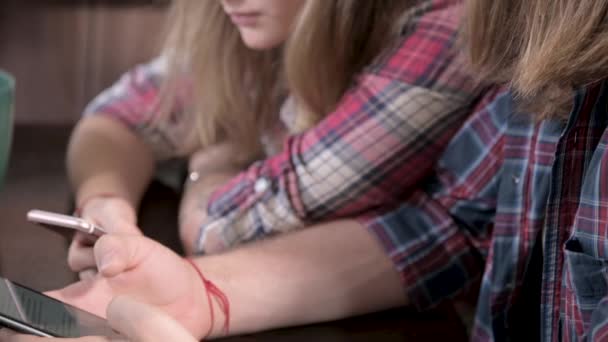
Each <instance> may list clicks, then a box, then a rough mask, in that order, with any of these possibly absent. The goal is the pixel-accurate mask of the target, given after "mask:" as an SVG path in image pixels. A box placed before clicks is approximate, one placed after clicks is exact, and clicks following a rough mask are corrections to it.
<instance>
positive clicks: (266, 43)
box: [241, 34, 282, 50]
mask: <svg viewBox="0 0 608 342" xmlns="http://www.w3.org/2000/svg"><path fill="white" fill-rule="evenodd" d="M241 38H242V39H243V43H244V44H245V46H247V47H248V48H250V49H252V50H270V49H273V48H275V47H277V46H279V45H281V43H282V41H281V40H280V39H269V38H268V37H260V36H259V35H248V34H243V35H242V36H241Z"/></svg>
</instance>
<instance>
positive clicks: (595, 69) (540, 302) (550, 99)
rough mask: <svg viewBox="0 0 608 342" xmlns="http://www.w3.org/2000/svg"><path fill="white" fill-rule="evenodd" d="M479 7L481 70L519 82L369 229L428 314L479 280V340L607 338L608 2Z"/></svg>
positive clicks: (474, 15) (476, 32)
mask: <svg viewBox="0 0 608 342" xmlns="http://www.w3.org/2000/svg"><path fill="white" fill-rule="evenodd" d="M468 6H469V13H468V18H469V22H468V25H469V26H468V27H467V29H468V36H467V39H468V41H469V44H470V53H471V57H472V61H473V64H474V65H475V66H476V68H477V70H478V71H480V73H481V75H482V77H483V78H485V79H488V80H493V81H496V82H498V83H504V84H506V85H507V86H508V88H507V89H506V90H504V91H503V90H496V91H495V93H494V94H492V95H489V96H490V97H491V99H489V101H488V103H489V104H487V105H484V106H482V108H481V109H480V110H478V111H477V112H476V113H475V115H474V116H473V117H471V118H470V120H469V121H468V122H467V123H466V124H465V126H464V127H463V128H462V129H461V131H460V132H459V133H457V135H456V136H455V137H454V138H453V140H452V142H451V143H450V145H449V147H448V148H447V150H446V151H445V152H444V155H443V156H442V158H441V160H440V161H439V162H438V164H437V166H436V171H435V174H434V176H433V177H432V179H431V180H430V181H429V183H428V184H426V185H425V186H424V187H423V188H422V189H420V190H419V191H418V192H417V193H415V194H414V195H412V196H411V198H410V199H409V200H408V201H407V202H406V203H404V204H403V206H402V207H401V208H400V209H399V210H397V211H395V212H393V213H389V214H387V215H385V216H383V217H378V218H375V219H372V220H371V221H370V226H371V227H372V230H373V231H374V232H375V233H376V235H377V236H378V237H380V240H381V241H382V243H383V245H384V247H385V249H386V251H387V252H388V253H389V255H390V256H391V258H392V259H393V261H394V262H395V264H396V265H397V267H398V270H399V272H400V274H401V275H402V279H403V283H404V284H405V288H406V293H407V295H408V298H409V300H410V302H411V303H412V304H414V305H416V306H417V307H419V308H426V307H429V306H432V305H434V304H436V303H437V302H439V301H441V300H442V299H445V298H447V297H451V296H455V295H457V294H458V293H459V292H461V291H462V290H463V289H465V288H467V287H468V286H470V285H471V284H473V283H474V282H475V280H477V279H481V289H480V293H479V296H478V302H477V309H476V314H475V320H474V326H473V330H472V336H471V338H472V340H475V341H509V340H513V341H521V340H532V341H538V340H542V341H579V340H585V341H603V340H606V339H608V177H606V175H607V174H608V149H607V146H608V145H607V143H608V82H607V76H608V39H606V37H607V35H608V26H607V25H608V1H582V2H581V1H570V0H560V1H555V0H539V1H529V0H495V1H492V2H488V1H484V0H469V2H468ZM532 113H533V114H532ZM484 260H485V262H484Z"/></svg>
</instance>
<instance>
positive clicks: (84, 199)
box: [74, 192, 120, 217]
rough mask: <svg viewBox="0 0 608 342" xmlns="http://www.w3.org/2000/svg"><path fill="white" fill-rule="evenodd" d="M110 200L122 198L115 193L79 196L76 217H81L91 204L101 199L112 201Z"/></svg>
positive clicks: (75, 211) (75, 210)
mask: <svg viewBox="0 0 608 342" xmlns="http://www.w3.org/2000/svg"><path fill="white" fill-rule="evenodd" d="M110 198H120V196H119V195H118V194H116V193H113V192H99V193H94V194H89V195H86V196H79V198H78V199H77V200H76V208H75V209H74V216H78V217H81V216H82V213H83V212H84V210H85V208H86V207H87V206H89V205H90V204H91V202H95V201H96V200H100V199H110Z"/></svg>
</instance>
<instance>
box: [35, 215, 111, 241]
mask: <svg viewBox="0 0 608 342" xmlns="http://www.w3.org/2000/svg"><path fill="white" fill-rule="evenodd" d="M27 219H28V221H30V222H34V223H37V224H40V225H43V226H45V227H47V228H51V229H54V230H56V228H58V227H61V228H68V229H73V230H74V231H78V232H83V233H86V234H89V235H92V236H95V237H100V236H102V235H104V234H106V231H105V230H104V229H103V228H101V227H99V226H97V225H95V224H93V223H91V222H89V221H87V220H84V219H81V218H78V217H75V216H69V215H63V214H57V213H52V212H49V211H43V210H36V209H34V210H30V211H29V212H28V213H27Z"/></svg>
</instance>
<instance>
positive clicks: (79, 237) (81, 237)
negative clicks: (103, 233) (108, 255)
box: [73, 231, 97, 246]
mask: <svg viewBox="0 0 608 342" xmlns="http://www.w3.org/2000/svg"><path fill="white" fill-rule="evenodd" d="M73 241H77V242H78V243H80V245H83V246H93V245H94V244H95V242H97V237H95V236H92V235H91V234H87V233H84V232H80V231H78V232H76V233H75V234H74V239H73Z"/></svg>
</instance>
